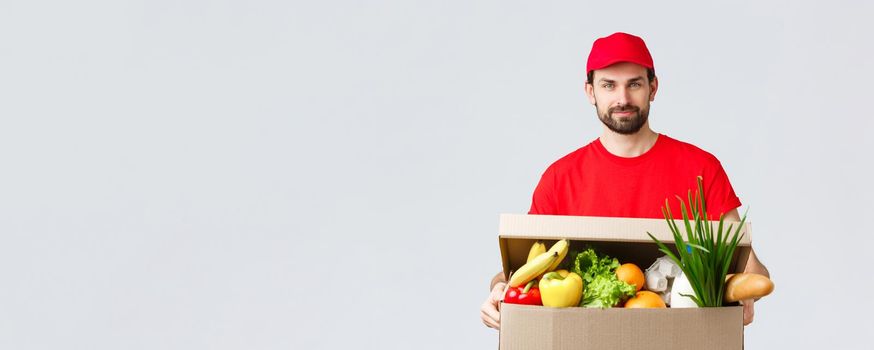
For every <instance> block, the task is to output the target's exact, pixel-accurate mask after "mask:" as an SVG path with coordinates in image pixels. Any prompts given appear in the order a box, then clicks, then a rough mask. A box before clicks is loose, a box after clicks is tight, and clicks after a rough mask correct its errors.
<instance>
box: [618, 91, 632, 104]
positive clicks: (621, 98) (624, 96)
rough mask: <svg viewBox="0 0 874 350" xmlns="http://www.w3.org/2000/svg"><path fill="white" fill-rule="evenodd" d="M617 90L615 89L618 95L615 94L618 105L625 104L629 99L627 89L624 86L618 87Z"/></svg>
mask: <svg viewBox="0 0 874 350" xmlns="http://www.w3.org/2000/svg"><path fill="white" fill-rule="evenodd" d="M618 90H619V91H617V92H618V96H617V98H618V100H617V101H616V102H617V103H618V104H619V105H620V106H624V105H627V104H628V101H629V100H630V96H629V94H628V89H626V88H625V87H620V88H619V89H618Z"/></svg>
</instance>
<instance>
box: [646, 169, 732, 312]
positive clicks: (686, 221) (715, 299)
mask: <svg viewBox="0 0 874 350" xmlns="http://www.w3.org/2000/svg"><path fill="white" fill-rule="evenodd" d="M697 180H698V191H697V197H696V198H692V191H691V190H690V191H689V194H688V200H689V205H690V206H689V212H687V211H686V204H685V203H684V202H683V199H682V198H680V196H677V199H678V200H679V201H680V211H681V214H682V216H683V226H684V228H685V231H686V239H685V240H684V239H683V236H682V234H681V233H680V228H679V227H678V226H677V223H676V222H674V216H673V215H672V213H671V208H670V206H669V205H668V200H667V199H665V206H664V207H662V214H664V216H665V221H667V222H668V227H670V229H671V232H672V233H673V235H674V244H675V245H676V247H677V254H674V251H673V250H671V249H670V248H668V246H667V245H665V244H664V243H662V242H661V241H659V240H658V239H656V238H655V237H654V236H653V235H652V234H651V233H649V232H647V234H648V235H649V237H650V238H652V240H653V241H655V243H656V244H657V245H658V247H659V250H660V251H662V252H663V253H665V254H667V255H668V256H669V257H670V258H671V260H673V261H674V262H675V263H677V265H679V266H680V268H681V269H682V270H683V273H684V274H685V275H686V278H688V280H689V284H691V285H692V290H694V291H695V295H683V296H688V297H690V298H691V299H692V300H694V301H695V303H696V304H698V306H699V307H716V306H722V298H723V293H724V291H725V276H726V275H727V274H728V268H729V267H730V265H731V258H732V257H733V256H734V251H735V249H736V248H737V244H738V242H740V239H741V238H742V237H743V234H742V233H741V229H742V228H743V225H744V222H746V220H747V214H746V213H744V216H743V218H742V219H741V221H740V224H739V225H737V227H736V228H735V227H734V224H729V225H728V227H727V228H726V227H724V226H723V214H720V215H719V226H718V227H717V229H715V230H714V228H713V222H711V221H709V220H708V215H707V205H706V203H705V201H704V198H705V196H704V182H703V179H702V178H701V176H698V178H697ZM689 214H691V219H690V217H689ZM690 220H691V221H690ZM733 228H734V234H732V235H730V236H729V234H730V233H731V232H732V229H733ZM723 229H725V230H723Z"/></svg>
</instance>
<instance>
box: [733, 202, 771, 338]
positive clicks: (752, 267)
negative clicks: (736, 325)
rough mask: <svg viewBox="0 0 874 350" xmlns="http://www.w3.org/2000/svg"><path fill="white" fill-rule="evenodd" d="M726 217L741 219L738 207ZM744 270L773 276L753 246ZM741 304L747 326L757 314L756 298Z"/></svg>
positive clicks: (735, 219) (734, 219)
mask: <svg viewBox="0 0 874 350" xmlns="http://www.w3.org/2000/svg"><path fill="white" fill-rule="evenodd" d="M724 218H725V220H732V221H738V222H739V221H740V215H739V214H738V213H737V209H734V210H732V211H730V212H728V213H725V216H724ZM744 272H750V273H757V274H760V275H765V276H767V277H768V278H771V274H770V273H769V272H768V268H767V267H765V265H763V264H762V262H761V261H759V258H758V257H756V252H755V251H753V247H750V257H749V259H747V265H746V267H745V268H744ZM741 304H743V308H744V310H743V312H744V326H746V325H749V324H750V323H752V322H753V315H755V312H754V306H753V305H754V304H755V300H753V299H749V300H742V301H741Z"/></svg>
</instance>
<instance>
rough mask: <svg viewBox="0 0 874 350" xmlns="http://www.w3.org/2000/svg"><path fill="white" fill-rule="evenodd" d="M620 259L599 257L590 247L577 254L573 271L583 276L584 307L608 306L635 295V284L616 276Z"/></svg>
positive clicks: (581, 304)
mask: <svg viewBox="0 0 874 350" xmlns="http://www.w3.org/2000/svg"><path fill="white" fill-rule="evenodd" d="M618 267H619V261H618V260H616V259H615V258H611V257H609V256H606V255H604V256H602V257H598V255H597V254H596V253H595V250H593V249H591V248H589V249H587V250H585V251H583V252H582V253H579V254H577V257H576V259H575V261H574V266H573V267H572V270H573V272H575V273H576V274H578V275H580V277H582V278H583V282H584V283H583V284H584V286H583V298H582V301H581V302H580V306H582V307H600V308H608V307H613V306H615V305H616V304H619V302H620V301H622V300H623V299H627V298H630V297H632V296H634V291H635V288H634V286H632V285H630V284H628V283H625V282H623V281H620V280H619V279H618V278H616V268H618Z"/></svg>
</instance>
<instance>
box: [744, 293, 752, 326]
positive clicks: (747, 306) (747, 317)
mask: <svg viewBox="0 0 874 350" xmlns="http://www.w3.org/2000/svg"><path fill="white" fill-rule="evenodd" d="M741 304H742V305H743V306H744V326H746V325H748V324H750V323H753V304H755V300H753V299H746V300H741Z"/></svg>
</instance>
